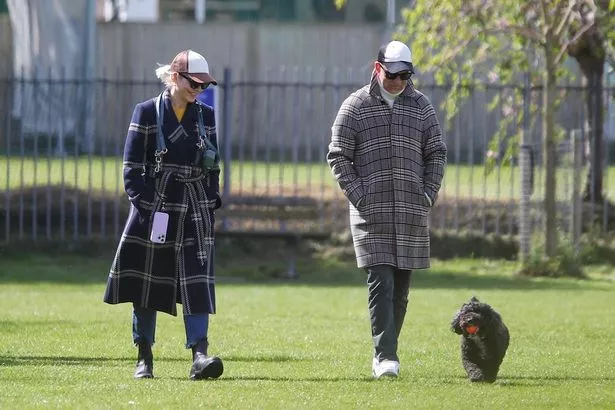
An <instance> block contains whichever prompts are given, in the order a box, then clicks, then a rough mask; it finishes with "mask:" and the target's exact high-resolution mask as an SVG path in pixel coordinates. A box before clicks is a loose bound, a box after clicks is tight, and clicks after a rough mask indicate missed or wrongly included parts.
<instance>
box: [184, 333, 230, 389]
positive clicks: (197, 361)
mask: <svg viewBox="0 0 615 410" xmlns="http://www.w3.org/2000/svg"><path fill="white" fill-rule="evenodd" d="M207 346H208V343H207V339H203V340H201V341H200V342H199V343H197V345H196V346H192V368H191V369H190V378H191V379H193V380H200V379H217V378H218V377H220V376H221V375H222V372H223V371H224V365H223V364H222V360H220V358H219V357H215V356H214V357H210V356H207Z"/></svg>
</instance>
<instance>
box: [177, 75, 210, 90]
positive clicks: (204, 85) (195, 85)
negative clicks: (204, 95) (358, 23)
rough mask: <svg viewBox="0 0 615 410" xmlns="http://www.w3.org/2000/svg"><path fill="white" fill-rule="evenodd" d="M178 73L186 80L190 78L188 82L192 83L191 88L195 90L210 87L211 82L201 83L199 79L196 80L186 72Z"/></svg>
mask: <svg viewBox="0 0 615 410" xmlns="http://www.w3.org/2000/svg"><path fill="white" fill-rule="evenodd" d="M177 74H179V75H180V76H181V77H183V78H185V79H186V80H188V83H189V84H190V88H192V89H193V90H198V89H199V88H200V89H201V90H204V89H206V88H207V87H209V83H199V82H198V81H194V80H193V79H192V78H190V77H188V76H187V75H186V74H184V73H177Z"/></svg>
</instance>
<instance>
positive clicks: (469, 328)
mask: <svg viewBox="0 0 615 410" xmlns="http://www.w3.org/2000/svg"><path fill="white" fill-rule="evenodd" d="M466 332H468V333H469V334H471V335H473V334H476V332H478V326H474V325H469V326H466Z"/></svg>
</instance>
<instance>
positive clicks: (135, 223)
mask: <svg viewBox="0 0 615 410" xmlns="http://www.w3.org/2000/svg"><path fill="white" fill-rule="evenodd" d="M156 75H157V77H158V78H159V79H160V80H161V81H162V82H163V83H164V84H165V86H166V88H165V90H164V91H163V92H162V93H161V94H160V95H158V96H156V97H154V98H151V99H149V100H147V101H144V102H141V103H139V104H137V105H136V107H135V109H134V112H133V114H132V119H131V121H130V127H129V128H128V134H127V137H126V143H125V147H124V161H123V162H124V185H125V189H126V193H127V194H128V199H129V201H130V203H131V205H130V213H129V216H128V220H127V221H126V225H125V228H124V232H123V234H122V237H121V240H120V242H119V245H118V248H117V251H116V254H115V258H114V260H113V264H112V266H111V271H110V273H109V278H108V281H107V288H106V292H105V295H104V301H105V302H106V303H110V304H118V303H125V302H129V303H132V304H133V315H132V334H133V341H134V343H135V345H136V346H137V347H138V349H139V351H138V359H137V367H136V370H135V373H134V377H135V378H151V377H153V376H154V373H153V354H152V345H153V344H154V341H155V340H154V339H155V338H154V335H155V329H156V314H157V312H164V313H168V314H171V315H173V316H176V315H177V310H176V303H180V304H181V305H182V309H183V317H184V323H185V329H186V348H189V349H191V350H192V366H191V369H190V373H189V377H190V378H191V379H207V378H218V377H220V375H221V374H222V372H223V364H222V360H220V359H219V358H218V357H211V356H209V355H208V352H207V348H208V338H207V333H208V327H209V315H210V314H213V313H215V311H216V298H215V287H214V229H213V228H214V210H216V209H218V208H219V207H220V206H221V202H222V201H221V198H220V195H219V175H220V168H219V165H218V163H219V156H218V148H217V147H218V144H217V139H216V131H215V122H214V110H213V108H211V107H209V106H206V105H203V104H201V103H199V102H198V101H197V100H196V97H197V95H198V94H199V93H200V92H202V91H203V90H205V89H206V88H207V87H208V86H210V85H212V84H213V85H216V84H217V83H216V80H215V79H214V78H213V77H212V75H211V74H210V70H209V64H208V63H207V60H205V58H204V57H203V56H202V55H201V54H199V53H196V52H194V51H192V50H184V51H182V52H180V53H179V54H177V56H176V57H175V58H174V59H173V61H172V62H171V64H168V65H164V66H162V67H159V68H158V69H157V70H156Z"/></svg>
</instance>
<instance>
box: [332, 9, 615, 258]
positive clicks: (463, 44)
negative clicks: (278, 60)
mask: <svg viewBox="0 0 615 410" xmlns="http://www.w3.org/2000/svg"><path fill="white" fill-rule="evenodd" d="M335 3H336V5H337V6H338V7H343V6H344V5H345V3H346V0H335ZM413 3H414V4H412V5H411V6H410V7H409V8H408V9H406V10H405V11H404V19H405V23H406V28H405V34H402V36H401V37H403V38H402V39H405V40H410V43H411V48H412V51H413V55H414V59H415V60H416V61H417V62H418V61H420V66H421V68H422V70H423V71H424V72H425V71H431V72H433V73H434V75H435V79H436V81H438V82H439V83H447V82H451V81H452V91H451V95H450V96H449V98H448V99H447V101H448V102H449V106H448V107H447V117H450V116H452V115H454V113H455V111H456V109H457V108H458V105H457V103H458V102H459V101H460V98H463V97H464V96H467V95H468V91H467V90H468V89H469V87H471V86H475V85H476V84H472V81H471V79H472V78H474V75H475V74H476V73H477V71H480V67H489V71H490V72H489V74H492V75H494V76H496V77H497V78H499V79H500V80H502V81H512V80H513V79H514V78H517V79H519V74H520V73H523V72H529V73H530V82H531V84H532V86H542V87H543V92H542V96H543V101H542V110H543V112H542V114H543V121H542V124H543V129H542V135H543V141H542V142H543V153H544V160H543V162H544V165H545V181H544V182H545V201H544V212H545V216H546V229H545V253H546V255H547V256H548V257H553V256H555V252H556V248H557V242H558V235H557V224H556V215H557V212H556V198H555V193H556V178H555V154H556V144H557V138H556V137H557V136H556V128H555V120H554V112H555V106H556V103H557V96H556V84H557V79H558V78H559V77H562V76H564V75H565V73H566V70H565V67H564V64H563V63H564V58H565V57H566V56H567V55H570V56H572V57H574V58H575V59H576V60H577V61H578V62H579V65H580V66H581V71H582V73H583V75H584V78H585V80H584V81H585V82H586V83H587V84H588V85H589V86H591V85H592V84H593V85H594V87H589V88H588V89H589V92H588V93H587V96H586V104H585V105H586V110H587V114H586V118H587V120H588V121H590V124H591V126H589V127H588V128H589V129H590V130H591V133H592V138H591V140H592V157H593V158H596V159H597V158H599V155H598V150H599V147H600V145H599V144H601V139H602V101H601V98H597V97H596V96H597V95H600V96H601V94H597V93H600V92H601V86H598V84H600V85H601V84H602V75H603V71H602V70H603V68H602V67H603V66H604V58H605V56H606V55H607V54H608V51H609V50H612V47H611V44H612V40H613V37H614V35H613V34H612V31H613V30H612V28H613V26H614V23H615V17H614V16H613V12H614V10H615V0H525V1H523V2H520V1H516V0H464V1H457V0H432V1H414V2H413ZM530 50H536V51H537V55H536V56H535V55H534V53H533V52H530ZM535 57H538V58H535ZM601 58H602V60H601V61H602V65H601V66H600V64H599V63H600V59H601ZM479 74H480V72H479ZM482 74H488V73H487V72H483V73H482ZM537 74H538V75H537ZM590 79H591V80H590ZM511 93H512V94H513V95H512V97H514V98H513V99H512V101H513V104H514V101H519V99H520V98H521V96H520V95H519V94H518V93H515V91H514V90H512V91H511ZM598 100H600V102H599V103H598ZM514 112H515V113H516V114H517V115H515V116H509V117H507V118H505V119H504V121H503V124H502V127H501V129H505V126H506V125H508V124H510V123H514V124H516V125H517V129H521V128H522V127H521V125H522V124H523V120H524V119H523V110H515V111H514ZM590 178H591V179H589V180H588V185H587V186H588V187H589V188H586V190H587V191H591V190H592V189H591V187H592V186H593V187H594V189H593V192H594V194H596V193H598V192H600V195H599V196H600V197H601V192H602V188H601V187H602V172H601V161H599V160H595V161H592V171H591V172H590ZM595 197H596V198H597V197H598V196H595Z"/></svg>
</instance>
